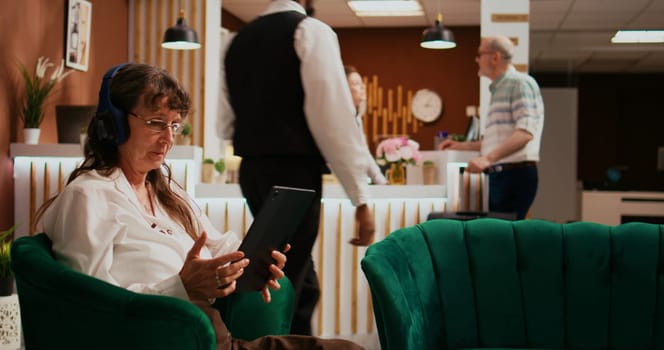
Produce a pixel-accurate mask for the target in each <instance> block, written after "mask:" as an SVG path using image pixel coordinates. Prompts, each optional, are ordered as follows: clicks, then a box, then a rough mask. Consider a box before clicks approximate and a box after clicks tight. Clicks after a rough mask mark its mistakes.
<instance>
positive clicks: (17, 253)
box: [11, 234, 216, 350]
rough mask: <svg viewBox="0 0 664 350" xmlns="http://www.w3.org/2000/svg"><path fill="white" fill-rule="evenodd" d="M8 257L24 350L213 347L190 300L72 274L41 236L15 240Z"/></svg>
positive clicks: (209, 330) (189, 349) (211, 332)
mask: <svg viewBox="0 0 664 350" xmlns="http://www.w3.org/2000/svg"><path fill="white" fill-rule="evenodd" d="M11 255H12V261H11V264H12V270H13V271H14V276H15V278H16V285H17V292H18V297H19V304H20V309H21V323H22V326H23V333H24V339H25V344H26V348H28V349H75V348H76V349H142V350H145V349H182V350H185V349H186V350H192V349H205V350H212V349H215V348H216V344H215V336H214V329H213V328H212V324H211V323H210V321H209V319H208V318H207V316H205V314H204V313H203V312H202V311H201V310H200V309H199V308H198V307H196V306H195V305H193V304H192V303H190V302H187V301H185V300H180V299H176V298H172V297H167V296H157V295H146V294H138V293H134V292H131V291H129V290H126V289H124V288H120V287H117V286H113V285H111V284H109V283H106V282H104V281H101V280H99V279H96V278H93V277H90V276H88V275H85V274H82V273H79V272H76V271H74V270H72V269H70V268H68V267H66V266H65V265H63V264H61V263H59V262H57V261H56V260H55V259H54V258H53V256H52V255H51V242H50V240H49V239H48V237H47V236H46V235H44V234H39V235H37V236H30V237H21V238H19V239H17V240H16V241H15V242H14V243H13V245H12V251H11Z"/></svg>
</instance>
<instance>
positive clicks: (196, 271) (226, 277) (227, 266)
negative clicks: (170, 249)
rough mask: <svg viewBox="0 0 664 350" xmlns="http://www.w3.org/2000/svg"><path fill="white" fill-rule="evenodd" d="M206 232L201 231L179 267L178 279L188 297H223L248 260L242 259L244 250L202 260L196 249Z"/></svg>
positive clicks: (198, 249) (202, 243)
mask: <svg viewBox="0 0 664 350" xmlns="http://www.w3.org/2000/svg"><path fill="white" fill-rule="evenodd" d="M206 239H207V234H206V233H205V232H203V233H202V234H201V236H200V237H199V238H198V239H197V240H196V241H195V242H194V245H193V246H192V247H191V250H189V252H188V253H187V258H186V259H185V261H184V265H183V266H182V269H181V270H180V273H179V275H180V279H181V280H182V284H183V285H184V289H185V290H186V291H187V294H188V295H189V299H191V300H195V299H211V298H223V297H226V296H228V295H230V294H231V293H233V292H234V291H235V284H236V282H235V280H237V279H238V278H239V277H240V276H242V273H243V272H244V268H245V267H247V265H249V259H246V258H245V259H243V258H244V253H243V252H240V251H237V252H232V253H229V254H226V255H222V256H219V257H216V258H212V259H203V258H201V257H200V252H201V249H202V248H203V246H204V245H205V241H206Z"/></svg>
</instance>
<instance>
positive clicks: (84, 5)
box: [65, 0, 92, 71]
mask: <svg viewBox="0 0 664 350" xmlns="http://www.w3.org/2000/svg"><path fill="white" fill-rule="evenodd" d="M67 9H68V10H67V12H68V13H69V15H68V16H67V18H68V20H67V45H66V50H65V56H66V57H65V62H66V64H67V67H71V68H74V69H77V70H82V71H87V70H88V61H89V59H90V31H91V25H92V3H90V2H89V1H85V0H69V5H68V8H67Z"/></svg>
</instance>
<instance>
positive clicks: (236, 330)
mask: <svg viewBox="0 0 664 350" xmlns="http://www.w3.org/2000/svg"><path fill="white" fill-rule="evenodd" d="M279 284H280V285H281V289H280V290H278V291H275V290H270V292H271V294H272V301H271V302H270V303H269V304H266V303H265V302H264V301H263V297H262V296H261V294H260V292H243V293H233V294H231V295H230V296H228V297H226V298H223V299H217V302H216V303H215V305H214V306H215V307H216V308H217V309H218V310H219V312H220V313H221V317H222V319H223V320H224V323H225V324H226V327H228V330H229V331H230V332H231V334H232V335H233V337H234V338H240V339H245V340H254V339H256V338H259V337H262V336H265V335H284V334H289V333H290V326H291V319H292V317H293V308H294V303H295V290H294V289H293V285H292V284H291V282H290V280H289V279H288V277H285V276H284V278H282V279H280V280H279Z"/></svg>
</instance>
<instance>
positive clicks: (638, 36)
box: [611, 30, 664, 44]
mask: <svg viewBox="0 0 664 350" xmlns="http://www.w3.org/2000/svg"><path fill="white" fill-rule="evenodd" d="M611 42H612V43H614V44H652V43H664V30H619V31H617V32H616V34H615V35H614V36H613V38H611Z"/></svg>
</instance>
